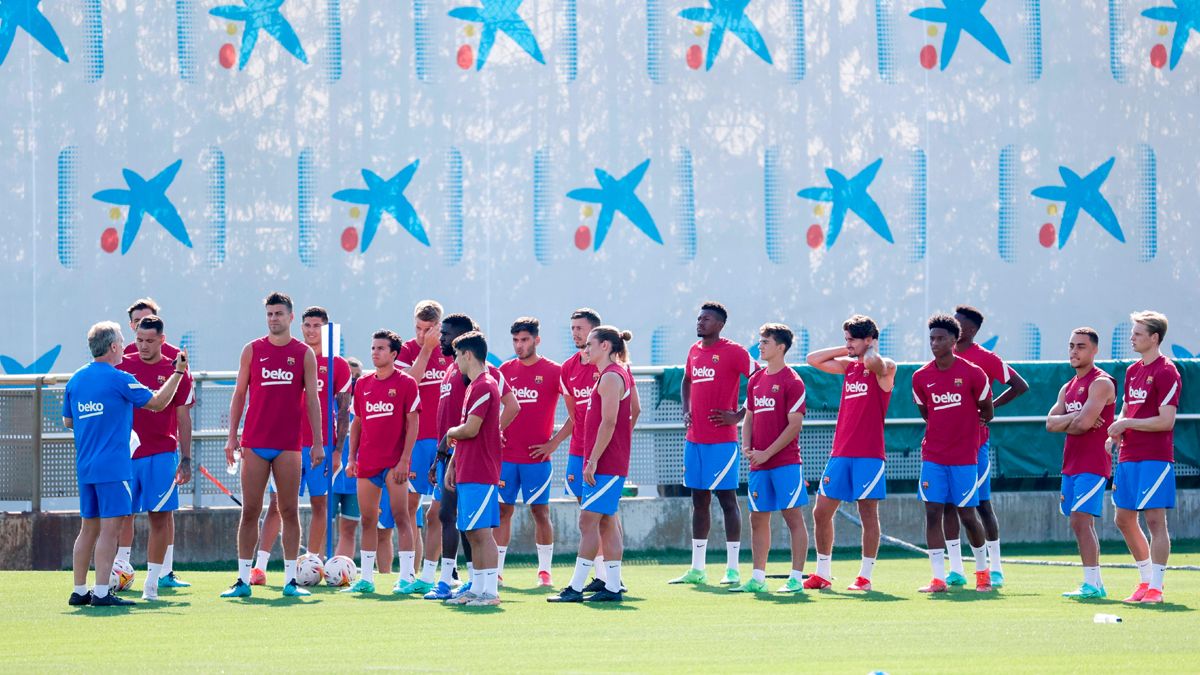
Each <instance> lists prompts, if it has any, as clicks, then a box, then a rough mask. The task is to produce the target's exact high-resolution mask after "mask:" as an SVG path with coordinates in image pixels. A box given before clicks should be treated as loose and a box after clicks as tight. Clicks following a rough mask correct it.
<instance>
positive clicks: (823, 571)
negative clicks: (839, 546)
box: [817, 551, 833, 581]
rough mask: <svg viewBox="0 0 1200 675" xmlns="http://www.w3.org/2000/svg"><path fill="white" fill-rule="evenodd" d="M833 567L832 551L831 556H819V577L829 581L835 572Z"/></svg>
mask: <svg viewBox="0 0 1200 675" xmlns="http://www.w3.org/2000/svg"><path fill="white" fill-rule="evenodd" d="M832 567H833V551H830V552H829V555H821V554H820V553H818V554H817V576H819V577H821V578H822V579H825V580H826V581H828V580H829V579H831V578H832V577H833V572H832V571H831V569H832Z"/></svg>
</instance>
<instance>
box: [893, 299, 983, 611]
mask: <svg viewBox="0 0 1200 675" xmlns="http://www.w3.org/2000/svg"><path fill="white" fill-rule="evenodd" d="M928 325H929V349H930V351H931V352H933V360H932V361H930V362H929V363H927V364H925V365H924V366H921V368H920V369H919V370H917V372H915V373H913V378H912V391H913V401H914V402H916V404H917V409H918V410H919V411H920V412H921V417H923V418H924V419H925V437H924V438H923V439H921V477H920V483H919V484H918V485H917V491H918V493H919V495H920V497H921V501H923V502H925V540H926V542H927V544H926V545H927V546H928V547H929V560H930V563H931V565H932V566H933V579H932V580H931V581H930V582H929V585H928V586H925V587H924V588H921V589H920V591H921V592H922V593H942V592H945V590H946V581H945V576H946V560H945V554H946V552H945V550H944V549H945V546H946V535H945V533H944V531H943V530H942V519H943V516H944V514H945V511H946V509H947V508H951V509H956V510H957V511H958V513H959V517H960V518H961V519H962V522H963V526H964V527H966V528H967V541H969V542H970V544H971V552H972V553H973V554H974V556H975V590H977V591H980V592H986V591H990V590H992V585H991V580H990V578H989V574H988V567H987V557H986V556H987V553H986V549H985V547H984V535H983V526H982V525H980V523H979V516H978V515H977V514H976V513H975V507H976V506H977V505H978V504H979V483H978V481H977V473H976V468H975V467H976V464H977V458H978V451H979V422H980V420H983V421H984V422H987V421H989V420H991V419H992V415H993V412H994V410H993V408H992V388H991V384H990V383H989V381H988V378H987V375H986V374H985V373H984V372H983V370H981V369H980V368H979V367H978V366H975V365H972V364H971V363H969V362H968V361H966V360H965V359H960V358H958V357H957V356H955V355H954V343H955V341H956V340H958V336H959V333H960V331H961V328H960V327H959V325H958V320H957V319H955V318H954V317H952V316H950V315H948V314H934V315H933V316H932V317H930V319H929V324H928Z"/></svg>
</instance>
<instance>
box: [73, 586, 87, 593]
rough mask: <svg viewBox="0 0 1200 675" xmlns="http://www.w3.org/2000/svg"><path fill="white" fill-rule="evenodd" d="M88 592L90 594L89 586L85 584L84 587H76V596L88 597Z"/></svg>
mask: <svg viewBox="0 0 1200 675" xmlns="http://www.w3.org/2000/svg"><path fill="white" fill-rule="evenodd" d="M87 592H88V587H87V584H84V585H82V586H76V587H75V594H76V595H87Z"/></svg>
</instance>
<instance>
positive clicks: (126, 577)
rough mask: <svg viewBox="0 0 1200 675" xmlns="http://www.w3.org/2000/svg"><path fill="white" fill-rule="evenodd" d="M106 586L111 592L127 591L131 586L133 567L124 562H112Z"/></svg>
mask: <svg viewBox="0 0 1200 675" xmlns="http://www.w3.org/2000/svg"><path fill="white" fill-rule="evenodd" d="M108 585H109V587H111V588H112V589H113V590H117V591H127V590H129V589H130V588H131V587H132V586H133V565H130V564H129V563H128V562H126V561H124V560H114V561H113V566H112V573H111V574H109V575H108Z"/></svg>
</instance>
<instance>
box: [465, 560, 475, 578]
mask: <svg viewBox="0 0 1200 675" xmlns="http://www.w3.org/2000/svg"><path fill="white" fill-rule="evenodd" d="M474 574H475V563H472V562H469V563H467V578H468V579H474V578H475V577H474V576H473V575H474Z"/></svg>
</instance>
